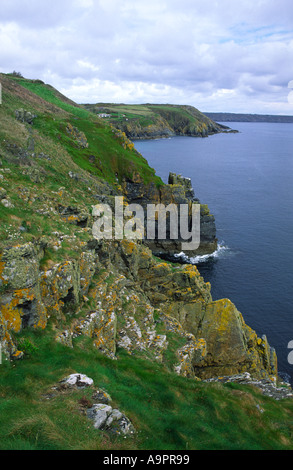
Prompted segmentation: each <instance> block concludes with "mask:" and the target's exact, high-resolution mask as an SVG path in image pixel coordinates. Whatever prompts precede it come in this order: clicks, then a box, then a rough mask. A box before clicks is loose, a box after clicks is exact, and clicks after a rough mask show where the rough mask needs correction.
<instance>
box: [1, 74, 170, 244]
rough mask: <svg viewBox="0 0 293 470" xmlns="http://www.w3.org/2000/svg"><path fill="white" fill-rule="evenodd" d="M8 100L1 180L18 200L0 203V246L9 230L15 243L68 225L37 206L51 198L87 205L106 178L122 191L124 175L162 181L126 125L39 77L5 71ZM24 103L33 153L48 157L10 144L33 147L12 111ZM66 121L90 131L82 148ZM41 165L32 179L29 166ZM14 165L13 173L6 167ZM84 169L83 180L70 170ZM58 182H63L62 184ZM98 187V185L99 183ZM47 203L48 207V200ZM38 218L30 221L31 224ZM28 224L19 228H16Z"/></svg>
mask: <svg viewBox="0 0 293 470" xmlns="http://www.w3.org/2000/svg"><path fill="white" fill-rule="evenodd" d="M0 80H1V83H2V91H3V93H2V97H3V100H2V101H3V103H2V105H0V123H1V125H0V161H1V162H2V168H1V165H0V170H1V173H2V174H3V176H4V177H3V179H1V180H0V186H1V187H2V188H3V189H4V190H5V191H6V192H7V196H8V198H9V199H10V200H11V202H12V204H13V205H14V207H4V206H3V205H2V204H0V217H1V222H2V223H1V226H0V245H2V246H3V244H5V243H6V241H7V237H9V239H10V240H13V241H14V242H18V241H19V242H25V241H29V240H30V239H31V238H32V237H33V236H37V235H38V236H40V235H41V234H43V235H47V234H49V233H51V232H52V231H54V230H57V231H58V230H65V231H68V230H69V229H68V227H64V226H63V225H62V224H60V217H58V220H55V219H54V217H53V216H52V217H51V218H50V219H48V217H44V216H42V215H41V214H38V212H40V211H43V210H44V209H46V207H45V206H46V202H47V205H50V204H49V203H51V206H54V207H56V206H57V205H58V204H64V205H66V204H67V205H73V206H76V204H78V205H79V206H84V208H85V209H88V210H91V206H92V205H94V204H96V200H95V199H94V198H93V194H95V193H97V192H99V193H100V194H103V191H104V189H103V188H104V185H105V183H107V184H108V183H109V184H110V185H111V186H112V187H113V188H114V189H115V188H116V189H117V190H119V183H120V182H121V181H122V179H123V177H125V176H126V177H127V176H131V175H132V174H133V173H134V172H137V173H139V174H140V175H141V176H142V177H143V178H144V180H145V182H148V181H154V182H155V183H156V184H162V182H161V179H160V178H159V177H157V176H156V175H155V172H154V170H153V169H152V168H150V167H149V165H148V163H147V161H146V160H145V159H144V158H143V157H142V156H141V155H140V154H139V153H138V152H137V151H136V150H135V148H134V145H133V144H132V142H130V141H129V140H128V139H127V138H126V137H125V136H124V135H123V134H122V133H121V132H117V131H115V130H113V129H112V128H111V127H110V126H109V125H107V124H104V123H103V122H101V120H100V119H98V118H97V117H96V116H94V115H93V114H92V113H90V112H88V111H86V110H85V109H82V108H81V107H79V106H78V105H76V104H75V103H72V102H71V101H70V100H68V99H67V98H66V97H64V96H62V95H61V94H60V93H59V92H58V91H57V90H55V89H54V88H52V87H50V86H49V85H45V84H43V83H40V82H39V81H37V80H36V81H34V80H25V79H22V78H12V77H8V76H7V75H2V74H0ZM20 108H23V109H25V110H27V111H30V112H32V113H33V114H35V115H36V116H37V117H36V118H35V119H34V123H33V126H32V137H33V140H34V154H35V155H39V154H45V155H47V156H48V157H49V159H46V158H45V159H44V158H42V159H40V158H36V157H34V158H33V157H31V156H29V157H28V158H23V159H22V158H18V156H17V155H13V152H12V151H11V146H12V147H13V146H15V145H16V146H17V149H22V150H23V151H25V150H27V149H28V143H29V139H30V137H31V135H30V129H29V127H30V126H29V125H28V124H24V123H22V122H19V121H17V120H16V118H15V111H16V110H17V109H20ZM68 124H70V125H71V126H74V127H76V128H78V130H79V131H80V132H83V133H84V135H85V136H86V139H87V142H88V147H87V148H82V147H81V146H80V145H79V144H78V142H77V141H76V139H75V138H74V136H73V135H72V134H70V133H68V132H67V130H66V129H67V127H68ZM31 167H32V168H33V169H37V170H38V171H39V172H40V173H41V175H42V176H43V177H44V181H43V182H42V183H41V184H40V183H37V184H36V183H35V182H34V181H32V180H31V176H30V175H29V172H30V168H31ZM8 171H9V173H8ZM70 171H71V172H73V173H76V174H78V175H80V179H79V181H74V182H73V180H72V179H71V178H69V176H68V174H69V172H70ZM60 188H63V189H61V190H60ZM97 188H98V189H97ZM49 210H50V207H49ZM32 221H33V223H32ZM29 224H30V225H31V227H30V230H29V231H26V232H24V233H22V234H21V233H20V232H19V227H20V226H21V225H22V226H23V225H26V226H27V227H28V226H29Z"/></svg>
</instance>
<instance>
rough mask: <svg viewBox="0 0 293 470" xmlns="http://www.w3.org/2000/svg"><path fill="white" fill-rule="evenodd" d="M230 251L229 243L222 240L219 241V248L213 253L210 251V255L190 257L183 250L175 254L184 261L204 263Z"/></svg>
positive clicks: (175, 256)
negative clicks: (226, 243)
mask: <svg viewBox="0 0 293 470" xmlns="http://www.w3.org/2000/svg"><path fill="white" fill-rule="evenodd" d="M228 252H229V253H231V250H230V249H229V247H228V246H227V245H225V244H224V243H223V242H222V243H219V245H218V248H217V249H216V250H215V251H214V252H213V253H210V254H208V255H198V256H191V257H189V256H188V255H187V254H186V253H184V252H183V251H181V253H178V254H176V255H174V258H177V259H179V260H180V261H181V262H184V263H189V264H199V263H204V262H206V261H208V260H210V259H216V258H220V257H222V256H223V255H226V254H227V253H228Z"/></svg>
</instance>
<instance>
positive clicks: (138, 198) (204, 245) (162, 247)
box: [122, 173, 217, 259]
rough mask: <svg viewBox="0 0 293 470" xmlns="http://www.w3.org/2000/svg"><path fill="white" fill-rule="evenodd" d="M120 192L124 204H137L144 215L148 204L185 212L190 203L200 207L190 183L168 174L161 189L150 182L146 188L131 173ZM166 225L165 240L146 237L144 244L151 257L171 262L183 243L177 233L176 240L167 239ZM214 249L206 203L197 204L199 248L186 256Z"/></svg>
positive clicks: (212, 221) (213, 229)
mask: <svg viewBox="0 0 293 470" xmlns="http://www.w3.org/2000/svg"><path fill="white" fill-rule="evenodd" d="M122 190H123V194H124V195H125V198H126V199H127V201H128V203H130V204H133V203H134V204H139V205H140V206H142V207H143V208H144V213H145V214H147V206H148V204H156V205H158V204H162V205H164V207H167V206H168V205H169V204H175V205H176V206H177V207H179V206H180V205H181V204H185V205H187V206H188V207H189V209H191V206H192V204H200V201H199V199H198V198H196V197H195V195H194V190H193V188H192V184H191V180H190V179H189V178H185V177H182V176H181V175H176V174H174V173H170V175H169V184H166V185H162V186H156V185H155V184H154V183H150V184H148V185H146V184H144V183H143V182H142V180H141V177H140V175H139V174H135V175H133V178H132V179H125V180H124V181H123V183H122ZM167 215H168V214H167ZM191 218H192V217H191V214H190V216H189V225H190V224H191ZM157 224H158V220H156V227H157ZM168 224H169V225H170V222H169V219H167V237H166V238H165V239H158V238H156V239H155V240H150V239H148V238H147V234H146V239H145V240H144V244H145V245H147V246H148V247H149V248H151V250H152V251H153V253H154V254H155V255H157V256H165V257H168V258H170V259H172V257H173V255H175V254H178V253H181V252H182V242H184V241H185V240H184V239H183V238H182V237H180V233H179V236H178V239H174V240H173V239H171V238H170V236H169V237H168V226H169V225H168ZM145 226H146V221H145ZM169 235H170V234H169ZM216 249H217V238H216V224H215V218H214V216H213V215H212V214H211V213H210V211H209V208H208V206H207V205H206V204H200V245H199V247H198V248H196V249H194V250H188V256H196V255H202V254H209V253H213V252H214V251H215V250H216Z"/></svg>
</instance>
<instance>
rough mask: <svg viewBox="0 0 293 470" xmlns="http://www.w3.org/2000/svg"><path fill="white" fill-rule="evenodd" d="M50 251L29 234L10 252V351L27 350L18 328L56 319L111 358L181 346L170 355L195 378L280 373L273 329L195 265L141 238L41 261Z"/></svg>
mask: <svg viewBox="0 0 293 470" xmlns="http://www.w3.org/2000/svg"><path fill="white" fill-rule="evenodd" d="M45 250H46V245H45V243H39V244H37V245H35V244H33V243H28V244H26V245H23V246H15V247H11V248H9V249H7V250H4V251H3V253H2V256H1V260H0V267H1V269H0V279H1V288H2V290H5V294H4V295H2V297H1V316H0V341H1V344H2V347H3V351H4V353H5V354H6V355H7V356H9V357H10V358H16V357H20V356H21V354H22V352H21V351H19V350H18V347H17V339H15V333H19V332H20V331H21V330H22V329H24V328H27V327H33V328H45V327H46V325H47V323H48V322H49V321H51V322H53V324H54V325H55V331H56V340H58V341H61V342H63V343H64V344H66V345H67V346H69V347H74V339H75V338H76V337H77V336H79V335H86V336H88V337H90V338H92V341H93V344H94V346H95V347H96V348H97V350H99V351H100V352H101V353H103V354H106V355H107V356H108V357H110V358H112V359H115V358H116V357H117V354H118V355H119V349H121V348H123V349H125V350H127V351H128V352H129V354H133V353H137V352H139V353H141V354H144V353H147V356H148V357H149V358H152V359H153V360H155V361H161V362H165V361H166V360H167V359H166V354H165V353H166V352H167V351H168V350H172V351H173V353H174V352H175V355H174V359H173V361H172V363H168V362H167V363H166V364H168V366H169V367H171V368H172V369H173V370H175V371H176V372H177V373H180V374H182V375H185V376H188V377H194V378H200V379H208V378H211V377H215V376H219V375H234V374H239V373H243V372H249V373H250V374H251V375H252V376H253V377H256V378H269V377H270V376H275V377H276V376H277V359H276V354H275V352H274V350H273V349H272V348H271V347H270V346H269V344H268V342H267V340H266V338H265V337H263V338H258V337H257V335H256V333H255V332H254V331H253V330H252V329H251V328H249V327H248V326H247V325H246V324H245V322H244V319H243V317H242V315H241V313H240V312H239V311H238V310H237V308H236V307H235V305H234V304H233V303H232V302H231V301H229V300H227V299H221V300H217V301H213V299H212V297H211V292H210V284H209V283H205V282H204V280H203V278H202V277H201V276H200V274H199V272H198V270H197V268H196V266H192V265H175V264H174V265H173V264H171V263H167V262H164V261H161V262H159V261H158V260H156V259H155V258H154V257H153V255H152V252H151V250H150V249H149V248H147V247H146V246H144V245H140V244H138V243H135V242H133V241H129V240H122V241H104V240H101V241H98V240H92V241H91V242H89V243H88V244H87V246H85V249H84V251H83V252H82V253H81V254H80V257H79V259H77V260H75V261H66V262H64V263H58V264H56V265H54V266H51V267H50V269H46V270H44V269H43V270H41V269H40V260H41V257H42V255H43V253H44V251H45ZM65 316H66V318H67V323H68V318H69V319H70V322H69V325H70V326H69V327H68V328H67V329H66V330H64V329H63V321H62V319H63V318H65ZM170 334H172V335H173V336H174V335H175V337H176V338H177V339H176V347H175V350H174V344H173V343H172V341H171V338H170Z"/></svg>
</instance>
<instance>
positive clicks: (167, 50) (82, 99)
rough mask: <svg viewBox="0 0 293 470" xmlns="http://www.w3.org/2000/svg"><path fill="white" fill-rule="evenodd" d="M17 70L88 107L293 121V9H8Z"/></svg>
mask: <svg viewBox="0 0 293 470" xmlns="http://www.w3.org/2000/svg"><path fill="white" fill-rule="evenodd" d="M13 70H15V71H18V72H21V73H22V74H23V75H24V76H25V77H26V78H39V79H41V80H43V81H45V82H46V83H49V84H51V85H53V86H54V87H56V88H58V89H59V90H60V91H61V92H62V93H64V94H66V95H67V96H68V97H70V98H71V99H73V100H75V101H77V102H79V103H96V102H115V103H117V102H119V103H122V102H123V103H174V104H189V105H193V106H196V107H197V108H199V109H200V110H201V111H226V112H246V113H261V114H267V113H269V114H290V115H293V98H292V97H293V81H292V80H293V3H292V0H238V1H236V0H220V1H216V0H206V1H204V0H180V1H178V0H50V1H47V0H46V1H44V0H0V71H1V72H4V73H8V72H12V71H13ZM291 81H292V82H291ZM289 82H291V83H289ZM288 84H289V85H290V86H291V85H292V88H290V87H288ZM290 92H291V95H290Z"/></svg>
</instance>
